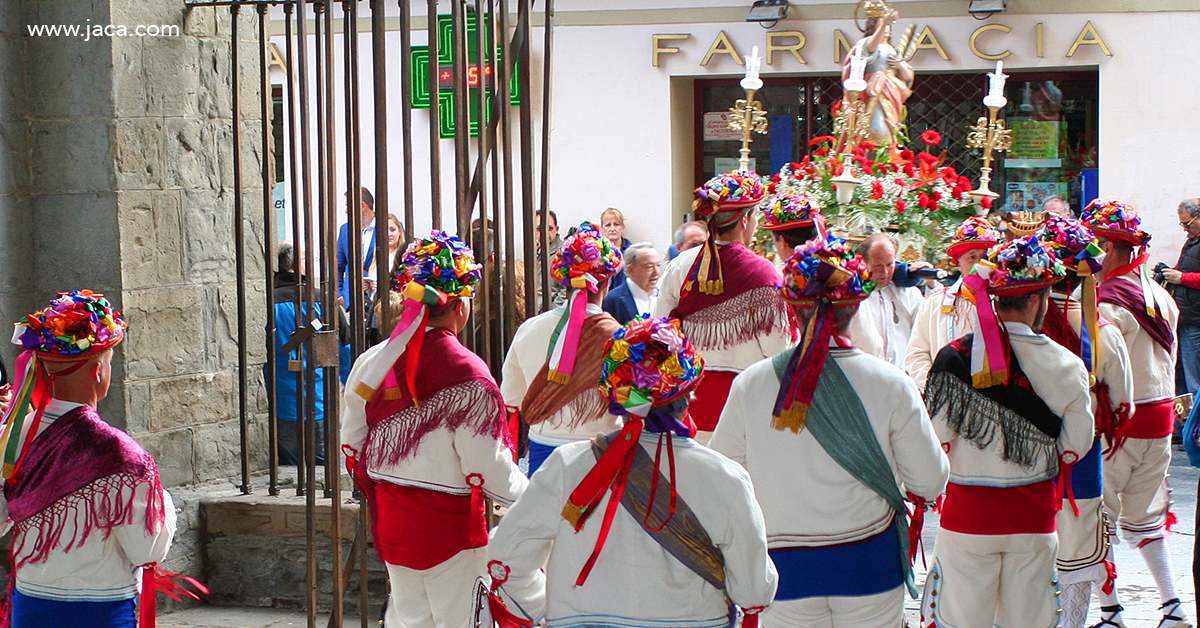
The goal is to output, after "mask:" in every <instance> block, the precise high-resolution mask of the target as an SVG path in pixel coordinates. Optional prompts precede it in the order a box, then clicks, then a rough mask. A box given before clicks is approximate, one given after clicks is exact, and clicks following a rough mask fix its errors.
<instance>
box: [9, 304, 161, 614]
mask: <svg viewBox="0 0 1200 628" xmlns="http://www.w3.org/2000/svg"><path fill="white" fill-rule="evenodd" d="M16 327H17V330H16V331H17V333H16V334H15V335H14V338H13V342H14V343H15V344H17V345H20V346H23V348H24V349H25V351H24V352H23V353H22V355H21V359H20V360H18V361H17V364H18V365H19V368H20V369H21V372H19V373H17V374H16V388H17V390H19V391H22V392H24V391H25V390H27V389H29V388H28V387H26V386H23V384H30V385H31V386H32V388H31V390H32V393H33V394H32V395H31V396H30V395H25V394H20V395H18V398H17V401H16V403H14V404H13V406H12V407H11V408H10V409H9V411H8V412H7V413H6V415H5V417H4V419H5V422H4V430H3V433H4V437H3V444H2V445H0V450H3V451H4V452H6V453H5V454H4V459H3V463H4V464H3V478H4V499H0V521H3V522H4V525H3V528H0V533H7V532H8V530H9V529H10V527H11V529H12V530H13V536H12V550H11V553H10V558H11V560H12V565H13V567H14V569H15V574H14V579H15V587H14V588H12V589H10V590H11V591H12V601H11V604H10V605H9V608H7V609H6V611H7V612H8V613H10V616H9V617H7V618H6V619H9V620H10V621H11V623H10V624H9V625H11V626H12V627H13V628H40V627H42V626H88V627H89V628H132V627H133V626H134V625H135V624H136V621H137V618H136V614H135V613H136V601H135V598H136V597H137V595H138V591H139V589H140V590H141V591H142V593H143V594H144V595H148V596H151V599H152V596H153V595H154V594H155V593H154V591H155V587H154V585H153V582H154V578H153V577H151V578H146V579H145V580H143V578H142V576H143V575H145V574H153V573H154V569H155V566H156V565H157V563H158V562H159V561H161V560H163V559H164V558H166V555H167V550H168V549H169V548H170V546H171V539H172V537H173V536H174V534H175V506H174V504H173V503H172V501H171V495H170V494H169V493H167V492H166V491H165V490H163V488H162V482H161V481H160V479H159V476H158V467H157V466H156V465H155V463H154V459H153V458H152V457H151V456H150V454H148V453H146V451H145V450H144V449H142V447H141V446H140V445H138V443H137V442H135V441H134V440H133V439H132V438H130V437H129V436H128V435H127V434H125V433H124V432H122V431H120V430H118V429H116V428H114V427H111V426H109V425H108V424H107V423H105V422H104V421H103V420H102V419H101V418H100V415H99V414H98V413H97V412H96V406H97V405H98V403H99V402H100V400H101V399H104V397H105V396H107V394H108V390H109V383H110V380H111V376H112V364H111V361H112V349H113V347H115V346H116V345H117V344H118V343H120V342H121V339H122V338H123V337H124V335H125V334H124V330H125V321H124V320H123V319H122V318H121V314H120V313H119V312H117V311H115V310H114V309H112V307H111V305H110V304H109V303H108V300H107V299H105V298H104V295H100V294H95V293H92V292H91V291H87V290H84V291H82V292H80V291H76V292H72V293H66V292H64V293H62V294H60V295H59V296H58V298H57V299H55V300H53V301H51V302H50V305H49V306H48V307H46V308H45V309H43V310H41V311H39V312H35V313H34V314H32V315H30V316H28V317H26V318H25V320H23V321H21V322H19V323H17V325H16ZM50 330H54V331H53V332H51V331H50ZM47 382H48V384H47ZM139 585H140V586H139ZM142 602H143V604H145V603H146V599H145V598H143V600H142Z"/></svg>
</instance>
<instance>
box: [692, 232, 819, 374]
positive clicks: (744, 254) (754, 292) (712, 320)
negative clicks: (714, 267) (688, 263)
mask: <svg viewBox="0 0 1200 628" xmlns="http://www.w3.org/2000/svg"><path fill="white" fill-rule="evenodd" d="M717 255H718V257H720V259H721V269H722V272H723V273H724V277H725V291H724V293H722V294H704V293H703V292H701V291H700V289H699V288H693V289H692V290H691V291H688V290H687V289H686V285H687V284H686V282H685V284H684V285H685V288H684V289H683V290H682V292H681V294H680V297H679V305H678V306H676V308H675V311H674V312H671V316H673V317H675V318H678V319H679V320H680V322H681V323H682V327H683V331H684V333H685V334H687V337H688V339H689V340H691V341H692V343H694V344H695V345H696V348H697V349H700V350H702V351H703V350H713V349H728V348H730V347H734V346H737V345H740V344H742V343H745V342H749V341H751V340H753V339H755V338H757V337H759V336H762V335H767V334H770V333H772V332H774V331H777V330H778V331H780V332H788V333H791V335H792V337H793V339H794V338H795V333H794V326H793V325H792V322H791V318H790V314H789V311H790V310H789V308H788V307H787V304H785V303H784V302H783V299H782V298H781V297H780V296H779V287H780V285H782V283H783V279H782V278H781V277H780V276H779V271H778V270H775V266H774V265H773V264H771V262H769V261H767V259H766V258H764V257H761V256H759V255H758V254H756V253H755V252H754V251H751V250H750V249H748V248H746V246H745V245H744V244H742V243H740V242H731V243H729V244H723V245H721V246H720V247H719V248H718V249H717Z"/></svg>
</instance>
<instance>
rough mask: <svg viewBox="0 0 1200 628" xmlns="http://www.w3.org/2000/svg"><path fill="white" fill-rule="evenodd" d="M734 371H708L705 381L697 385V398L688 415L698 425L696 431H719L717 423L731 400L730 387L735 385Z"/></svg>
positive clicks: (689, 407) (702, 380) (705, 374)
mask: <svg viewBox="0 0 1200 628" xmlns="http://www.w3.org/2000/svg"><path fill="white" fill-rule="evenodd" d="M735 377H737V373H734V372H733V371H707V372H705V373H704V379H701V380H700V383H699V384H697V385H696V398H695V399H693V400H692V403H691V405H689V406H688V414H691V415H692V421H694V422H695V423H696V429H697V430H699V431H701V432H711V431H713V430H715V429H717V421H719V420H720V418H721V410H723V409H725V400H726V399H728V398H729V387H730V386H732V385H733V378H735Z"/></svg>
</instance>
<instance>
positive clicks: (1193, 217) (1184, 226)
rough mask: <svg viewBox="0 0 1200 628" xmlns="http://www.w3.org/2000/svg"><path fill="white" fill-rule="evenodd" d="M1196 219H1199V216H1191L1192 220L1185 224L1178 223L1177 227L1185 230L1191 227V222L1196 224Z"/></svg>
mask: <svg viewBox="0 0 1200 628" xmlns="http://www.w3.org/2000/svg"><path fill="white" fill-rule="evenodd" d="M1197 218H1200V216H1192V219H1191V220H1189V221H1187V222H1181V223H1179V226H1180V227H1183V228H1184V229H1187V228H1188V227H1191V226H1192V223H1193V222H1196V219H1197Z"/></svg>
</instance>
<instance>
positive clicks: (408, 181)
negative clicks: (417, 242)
mask: <svg viewBox="0 0 1200 628" xmlns="http://www.w3.org/2000/svg"><path fill="white" fill-rule="evenodd" d="M397 4H399V5H400V128H401V133H400V149H401V159H402V160H403V164H402V165H403V166H404V189H403V191H402V194H403V197H404V231H405V238H404V239H405V241H409V240H412V239H413V220H414V218H415V216H414V214H415V213H416V212H415V208H414V207H413V171H412V169H413V138H412V7H411V6H410V0H398V2H397ZM434 65H435V66H436V64H434ZM435 71H436V68H435ZM435 87H436V86H435ZM435 104H436V103H433V104H431V106H430V108H431V109H432V108H433V105H435ZM392 261H393V260H388V263H389V264H390V263H392ZM388 271H389V272H390V271H391V269H390V268H389V269H388ZM380 285H381V286H382V285H383V284H382V283H381V284H380ZM385 294H386V293H385ZM387 325H388V327H389V328H390V327H391V321H387Z"/></svg>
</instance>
